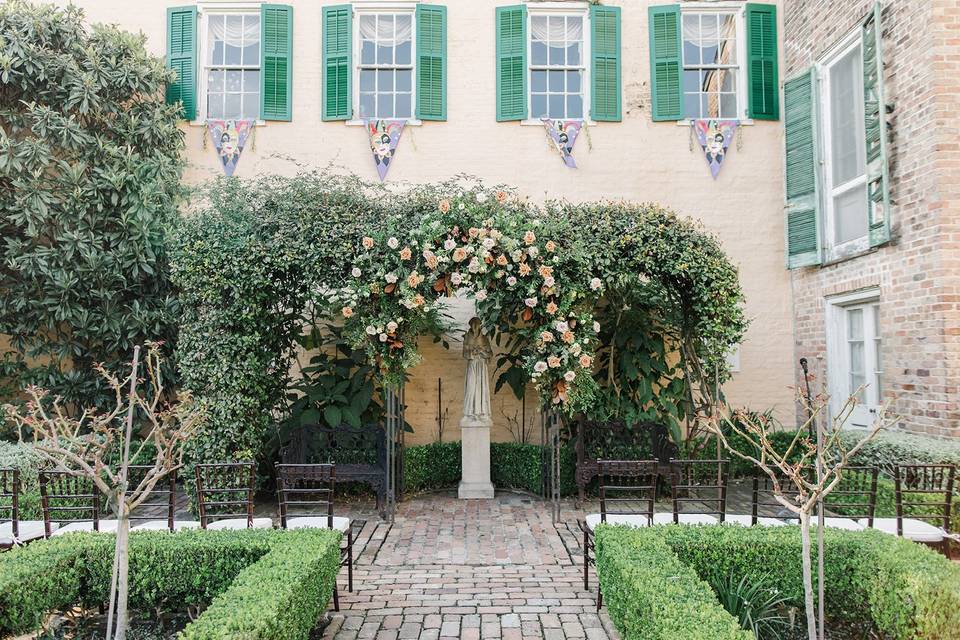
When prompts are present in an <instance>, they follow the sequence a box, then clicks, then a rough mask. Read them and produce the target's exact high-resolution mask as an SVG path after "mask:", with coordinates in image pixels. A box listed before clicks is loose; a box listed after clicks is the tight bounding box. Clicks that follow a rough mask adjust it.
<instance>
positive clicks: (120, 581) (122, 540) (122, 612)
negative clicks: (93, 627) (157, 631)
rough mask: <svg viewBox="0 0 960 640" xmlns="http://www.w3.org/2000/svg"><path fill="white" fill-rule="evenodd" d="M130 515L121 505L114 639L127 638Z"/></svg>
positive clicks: (118, 531)
mask: <svg viewBox="0 0 960 640" xmlns="http://www.w3.org/2000/svg"><path fill="white" fill-rule="evenodd" d="M129 572H130V517H129V514H128V513H127V509H126V505H121V507H120V518H119V520H118V522H117V575H116V578H115V580H116V583H117V630H116V633H115V634H114V636H113V640H126V637H127V626H128V624H129V620H128V619H127V595H128V593H129V591H130V580H129Z"/></svg>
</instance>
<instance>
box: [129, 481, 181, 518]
mask: <svg viewBox="0 0 960 640" xmlns="http://www.w3.org/2000/svg"><path fill="white" fill-rule="evenodd" d="M153 468H154V466H153V465H152V464H150V465H147V464H143V465H140V464H136V465H133V464H132V465H130V466H129V467H128V469H127V486H128V487H129V488H130V490H131V491H132V490H133V489H136V488H137V486H139V485H140V483H141V482H142V481H143V480H144V479H145V478H146V477H147V474H148V473H150V471H151V470H152V469H153ZM176 508H177V471H176V469H174V470H173V471H171V472H170V473H168V474H167V475H165V476H164V477H162V478H160V479H159V480H157V482H156V484H154V485H153V489H152V490H151V491H150V495H149V496H147V498H146V500H144V501H143V502H141V503H140V504H139V505H138V506H137V508H136V509H135V510H134V511H132V512H131V513H130V521H131V522H135V521H137V522H139V521H146V520H157V519H159V518H158V516H159V517H160V518H163V519H164V520H166V521H167V526H168V527H169V528H170V530H171V531H173V514H174V512H175V511H176Z"/></svg>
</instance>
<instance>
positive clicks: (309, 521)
mask: <svg viewBox="0 0 960 640" xmlns="http://www.w3.org/2000/svg"><path fill="white" fill-rule="evenodd" d="M152 468H153V467H152V466H131V467H130V470H129V479H130V483H131V484H134V485H135V484H137V483H139V482H140V480H142V479H143V477H144V475H145V474H146V473H147V472H148V471H149V470H150V469H152ZM276 468H277V496H278V502H279V516H280V517H279V525H280V527H281V528H283V529H303V528H325V529H336V530H338V531H341V532H343V533H344V535H345V543H344V545H343V546H342V547H341V561H342V566H346V568H347V590H348V591H353V537H354V531H355V530H356V531H359V530H360V529H362V528H363V526H364V525H365V524H366V522H365V521H363V520H355V521H351V519H350V518H346V517H342V516H335V515H334V489H335V483H336V467H335V465H333V464H277V467H276ZM39 476H40V477H39V480H40V501H41V508H42V511H43V520H20V518H19V512H20V494H21V491H20V477H19V472H18V471H17V470H16V469H4V468H0V549H8V548H10V547H13V546H17V545H21V544H25V543H27V542H30V541H33V540H37V539H41V538H50V537H54V536H61V535H65V534H68V533H71V532H78V531H86V532H100V533H114V532H116V530H117V521H116V520H111V519H103V518H101V514H102V513H103V509H102V503H101V500H102V498H101V496H100V493H99V492H98V491H97V490H96V488H95V487H94V486H93V483H92V482H91V481H90V479H89V478H85V477H83V476H79V475H76V474H72V473H69V472H64V471H41V472H40V474H39ZM195 479H196V499H197V511H198V515H199V520H189V519H188V520H178V519H176V518H175V514H176V508H177V475H176V473H175V472H174V473H171V474H170V475H168V476H167V477H166V478H164V480H163V482H162V484H158V485H157V486H156V487H155V488H154V489H153V491H152V492H151V494H150V496H149V497H148V499H147V501H145V502H144V503H142V504H140V505H139V506H138V507H137V509H135V510H134V511H133V512H132V513H131V514H130V521H131V527H130V531H131V533H136V532H140V531H171V532H173V531H181V530H184V529H207V530H211V531H212V530H228V529H234V530H235V529H269V528H272V527H273V520H272V519H271V518H269V517H256V516H255V515H254V497H255V492H256V467H255V465H254V464H253V463H243V462H231V463H217V464H200V465H197V466H196V468H195ZM339 607H340V602H339V593H338V592H337V590H336V589H335V590H334V608H335V609H337V610H339Z"/></svg>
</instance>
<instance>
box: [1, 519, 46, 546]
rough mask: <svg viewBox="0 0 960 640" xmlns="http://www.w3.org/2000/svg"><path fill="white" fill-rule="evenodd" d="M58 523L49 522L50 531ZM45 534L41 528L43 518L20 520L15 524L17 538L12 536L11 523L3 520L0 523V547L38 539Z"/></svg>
mask: <svg viewBox="0 0 960 640" xmlns="http://www.w3.org/2000/svg"><path fill="white" fill-rule="evenodd" d="M59 527H60V525H58V524H57V523H55V522H51V523H50V529H51V531H56V530H57V529H58V528H59ZM44 535H45V532H44V529H43V520H21V521H20V522H19V523H18V526H17V539H16V540H14V538H13V523H12V522H4V523H3V524H0V547H9V546H11V545H13V544H14V543H16V544H22V543H24V542H30V541H31V540H38V539H40V538H42V537H43V536H44Z"/></svg>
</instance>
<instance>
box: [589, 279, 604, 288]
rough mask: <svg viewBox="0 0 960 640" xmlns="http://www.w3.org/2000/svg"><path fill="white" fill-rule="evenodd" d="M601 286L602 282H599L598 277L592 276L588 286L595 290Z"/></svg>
mask: <svg viewBox="0 0 960 640" xmlns="http://www.w3.org/2000/svg"><path fill="white" fill-rule="evenodd" d="M602 286H603V283H602V282H600V278H594V279H593V280H591V281H590V288H591V289H593V290H594V291H596V290H597V289H599V288H600V287H602Z"/></svg>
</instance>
